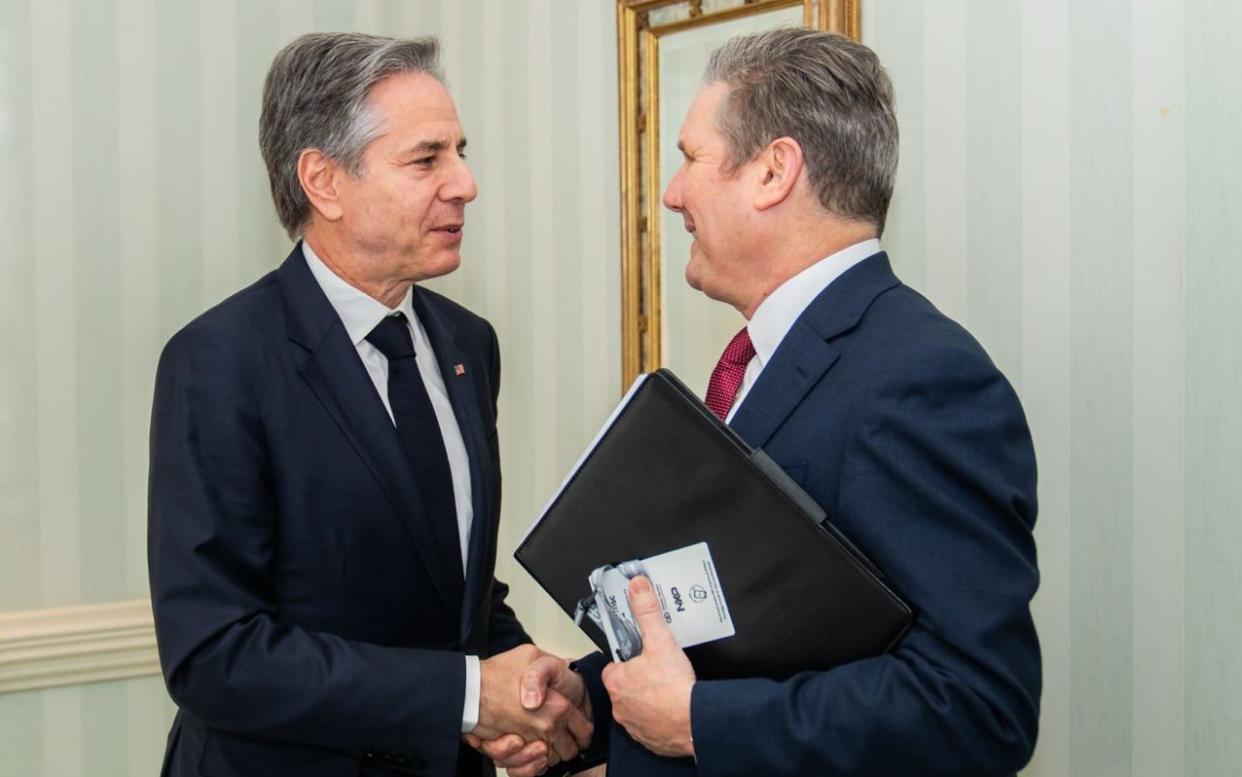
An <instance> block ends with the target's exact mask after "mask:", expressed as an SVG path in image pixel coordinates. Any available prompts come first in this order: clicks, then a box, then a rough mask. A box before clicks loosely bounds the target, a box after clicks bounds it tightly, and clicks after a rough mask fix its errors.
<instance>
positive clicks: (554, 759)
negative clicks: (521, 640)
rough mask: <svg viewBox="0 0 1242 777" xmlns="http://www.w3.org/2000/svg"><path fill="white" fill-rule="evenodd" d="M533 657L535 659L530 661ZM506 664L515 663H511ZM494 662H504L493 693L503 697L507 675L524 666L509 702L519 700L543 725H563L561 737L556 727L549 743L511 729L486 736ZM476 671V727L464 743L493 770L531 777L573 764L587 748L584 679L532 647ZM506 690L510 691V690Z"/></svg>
mask: <svg viewBox="0 0 1242 777" xmlns="http://www.w3.org/2000/svg"><path fill="white" fill-rule="evenodd" d="M519 651H520V652H519ZM531 656H534V658H533V660H531ZM510 658H512V659H513V660H512V661H510ZM498 659H504V661H503V662H499V663H497V664H496V665H495V666H494V667H493V669H495V670H496V674H495V675H494V677H496V678H497V679H498V680H499V685H498V686H493V687H494V688H496V689H497V690H500V691H501V695H502V697H503V689H504V687H505V686H506V685H508V683H509V679H508V678H509V677H510V675H509V674H508V669H509V668H510V667H511V666H512V665H513V664H514V663H520V664H522V670H521V672H520V679H519V680H518V682H517V684H516V692H511V693H510V696H509V697H508V698H509V700H512V699H515V698H518V699H520V701H521V707H522V710H523V711H524V712H525V713H526V714H528V715H531V716H534V717H535V718H536V719H537V720H539V721H541V722H542V723H544V724H546V722H547V721H555V720H563V721H564V727H563V728H561V729H559V732H558V731H557V730H556V729H555V727H554V729H553V733H552V735H551V736H550V737H549V736H544V735H538V734H526V733H523V732H522V731H520V730H518V729H513V728H510V729H506V730H505V731H506V735H504V736H487V734H489V733H491V725H492V724H491V721H490V719H488V718H485V717H484V709H485V708H486V707H487V702H486V699H487V694H488V669H487V665H488V664H489V663H490V662H497V661H498ZM480 666H481V668H482V674H483V683H482V685H483V689H482V693H481V694H480V700H481V703H480V709H479V727H478V728H476V729H475V731H474V732H473V735H471V736H468V737H467V741H468V742H469V743H470V744H471V745H472V746H474V747H475V748H477V749H479V750H481V751H482V752H483V753H484V755H486V756H488V757H489V758H491V759H492V760H493V761H494V762H495V763H496V765H497V766H499V767H502V768H505V769H508V770H509V775H510V777H535V775H538V774H542V773H543V772H544V771H545V770H546V769H547V768H548V767H549V766H554V765H556V764H557V763H559V762H560V761H564V760H568V759H570V758H573V757H574V756H575V755H577V753H578V749H579V748H582V747H586V746H587V745H588V744H590V740H591V731H592V727H591V723H590V721H591V700H590V697H589V696H588V695H587V693H586V686H585V685H584V684H583V682H582V678H581V677H580V676H579V675H578V674H577V673H576V672H574V671H572V670H571V669H570V668H569V664H568V662H567V661H565V660H564V659H561V658H557V657H556V656H552V655H548V654H545V653H542V652H541V651H539V650H537V649H535V648H531V647H530V646H522V647H518V648H515V649H514V650H511V651H509V652H508V653H503V654H501V655H500V656H496V657H495V658H492V659H487V660H484V661H482V662H480ZM502 678H503V679H502ZM508 687H509V688H514V686H513V685H508ZM566 705H568V709H566ZM501 728H503V726H502V727H501ZM545 743H547V744H545ZM549 746H550V747H549Z"/></svg>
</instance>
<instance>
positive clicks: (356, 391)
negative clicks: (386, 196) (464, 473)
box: [278, 243, 460, 612]
mask: <svg viewBox="0 0 1242 777" xmlns="http://www.w3.org/2000/svg"><path fill="white" fill-rule="evenodd" d="M278 277H279V279H280V286H281V294H282V296H283V298H284V303H285V309H286V314H287V321H288V329H289V332H288V334H289V339H290V340H292V341H294V342H295V343H297V344H298V345H299V346H301V347H302V348H303V349H305V350H306V351H307V352H309V353H308V354H307V356H306V358H305V360H304V361H303V362H302V363H301V364H300V366H299V371H300V372H301V375H302V377H303V379H304V380H306V382H307V384H308V385H309V386H310V388H311V390H312V391H313V392H314V393H315V396H316V397H317V398H318V399H319V401H320V403H321V404H322V405H323V406H324V409H325V410H327V411H328V413H329V415H331V416H332V418H333V420H334V421H335V422H336V424H337V426H338V427H339V428H340V430H341V432H342V433H343V434H344V435H345V437H346V439H348V440H349V443H350V445H351V446H353V448H354V450H356V451H357V452H358V455H359V456H360V457H361V458H362V460H363V462H365V464H366V466H367V468H368V469H369V470H370V471H371V474H372V475H373V476H374V477H375V479H376V481H377V482H378V483H379V485H380V488H381V490H382V491H383V492H384V494H385V496H386V497H387V499H388V500H389V501H390V502H391V503H392V506H393V507H394V508H395V510H396V513H397V515H398V516H400V519H401V524H402V526H404V527H405V530H406V532H407V533H408V534H409V536H410V539H411V541H412V542H413V544H414V549H415V551H416V552H417V553H418V555H419V557H420V558H421V559H422V562H423V564H424V566H425V567H426V568H427V570H428V572H429V574H430V576H431V578H432V581H433V583H434V585H435V588H436V592H437V594H438V595H439V597H440V600H441V601H442V603H443V604H444V606H445V607H446V608H447V610H448V611H449V612H457V611H458V609H459V607H460V605H459V603H458V602H457V601H455V597H454V594H453V589H454V588H456V589H457V590H458V591H460V588H459V587H457V586H454V585H453V584H452V577H450V576H449V575H450V574H451V573H450V572H448V571H447V565H446V564H445V563H444V561H443V560H442V559H441V558H440V554H438V553H437V552H436V549H437V548H438V547H439V546H438V545H437V543H436V541H435V536H434V535H433V534H432V532H431V527H430V525H429V524H428V522H427V521H426V520H424V519H423V516H422V512H423V508H422V500H421V496H420V494H419V491H418V484H417V482H416V479H415V478H414V477H413V476H412V474H411V472H410V465H409V458H408V457H407V456H406V454H405V450H404V449H403V448H402V447H401V440H400V438H398V436H397V430H396V427H394V426H393V424H392V419H391V418H390V417H389V416H388V413H387V411H386V410H385V409H384V405H383V402H382V401H381V400H380V398H379V395H378V394H376V392H375V384H374V383H372V382H371V378H370V375H368V374H367V370H366V367H365V366H363V364H362V360H361V359H359V358H358V351H357V349H356V348H355V347H354V344H353V343H352V342H350V340H349V336H348V334H346V332H345V327H344V326H343V325H342V324H341V321H340V318H339V317H338V316H337V314H336V311H335V310H333V308H332V305H331V303H330V302H328V299H327V297H326V296H324V294H323V290H322V289H320V288H319V284H318V283H317V282H316V281H315V277H314V276H313V275H312V274H311V272H310V268H309V267H307V266H306V262H305V259H304V258H303V256H302V252H301V244H300V243H299V244H298V246H297V247H295V248H294V251H293V253H292V254H290V256H289V258H288V259H286V260H285V263H284V264H283V265H282V266H281V268H280V270H279V272H278Z"/></svg>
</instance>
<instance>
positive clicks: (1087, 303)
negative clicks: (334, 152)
mask: <svg viewBox="0 0 1242 777" xmlns="http://www.w3.org/2000/svg"><path fill="white" fill-rule="evenodd" d="M863 8H864V19H863V22H864V24H863V30H864V38H865V39H866V40H867V42H869V43H871V44H872V45H874V46H875V47H876V48H877V49H878V50H879V52H880V54H881V56H882V58H883V59H884V60H885V62H886V63H887V64H888V66H889V68H890V71H891V73H892V75H893V79H894V82H895V84H896V88H897V93H898V99H899V103H900V106H899V110H900V114H901V115H900V118H901V126H902V131H903V146H902V155H903V159H902V166H901V171H900V175H899V182H898V191H897V195H896V200H895V203H894V208H893V214H892V217H891V221H890V227H889V231H888V233H887V234H886V236H885V242H886V244H887V247H888V248H889V249H890V250H891V252H892V253H893V255H894V259H895V262H896V264H897V267H898V270H899V272H900V273H901V274H902V275H903V277H904V278H905V279H906V280H907V281H908V282H910V283H911V284H912V285H914V286H916V287H917V288H920V289H922V290H923V291H925V292H926V293H928V294H929V296H931V297H932V298H933V300H934V301H936V302H937V303H938V304H939V305H940V306H941V307H942V308H943V309H945V310H946V311H947V312H949V313H950V314H952V315H954V316H956V317H958V318H959V319H961V320H962V321H963V322H965V323H966V324H967V325H968V326H969V327H970V328H971V329H972V331H974V332H975V333H976V334H977V335H978V336H979V337H980V339H981V340H982V341H983V342H984V344H985V345H986V346H987V347H988V348H989V350H990V351H991V353H992V354H993V356H994V358H995V359H996V360H997V361H998V362H999V363H1000V364H1001V366H1002V367H1003V368H1004V369H1005V370H1006V372H1007V373H1008V374H1009V375H1010V377H1011V378H1012V379H1013V381H1014V383H1015V385H1016V386H1017V387H1018V390H1019V392H1020V394H1021V395H1022V397H1023V400H1024V403H1025V405H1026V408H1027V412H1028V415H1029V416H1030V419H1031V423H1032V428H1033V431H1034V434H1035V438H1036V444H1037V447H1038V451H1039V461H1040V474H1041V480H1040V497H1041V507H1042V511H1041V517H1040V524H1039V527H1038V530H1037V533H1038V538H1039V543H1040V544H1039V548H1040V560H1041V567H1042V569H1043V585H1042V588H1041V592H1040V594H1039V597H1038V599H1037V601H1036V613H1037V617H1038V619H1039V626H1040V630H1041V636H1042V639H1043V644H1044V657H1045V674H1046V686H1045V695H1044V715H1043V721H1042V732H1041V740H1040V745H1039V751H1038V753H1037V755H1036V759H1035V762H1034V763H1033V764H1032V766H1031V768H1029V769H1028V770H1027V774H1032V775H1039V776H1040V777H1054V776H1058V777H1059V776H1060V775H1083V776H1084V777H1088V776H1089V777H1096V775H1129V774H1134V775H1153V776H1154V775H1160V776H1161V777H1164V776H1165V775H1183V774H1184V775H1195V776H1198V775H1223V774H1230V773H1232V772H1233V771H1235V770H1236V766H1235V765H1236V764H1237V763H1239V762H1242V743H1240V742H1239V740H1238V739H1237V737H1236V735H1235V732H1236V731H1239V730H1242V705H1240V704H1238V701H1237V700H1238V699H1239V698H1242V670H1239V669H1238V668H1237V667H1238V661H1237V660H1236V658H1235V656H1234V653H1233V651H1232V647H1233V646H1234V645H1235V644H1236V643H1237V642H1239V641H1240V640H1242V625H1240V624H1242V619H1240V618H1239V617H1238V614H1237V613H1238V605H1237V600H1238V597H1239V594H1240V593H1242V579H1240V577H1239V575H1240V573H1239V572H1238V571H1237V569H1238V559H1239V557H1242V529H1239V526H1240V525H1242V524H1239V522H1238V521H1237V519H1236V516H1237V514H1238V513H1239V508H1240V507H1242V485H1239V479H1238V478H1237V475H1236V473H1237V472H1238V471H1239V470H1240V467H1239V465H1240V464H1242V461H1240V459H1242V456H1240V455H1239V446H1238V444H1237V442H1236V440H1237V439H1238V437H1239V435H1240V434H1242V428H1240V427H1242V399H1240V397H1242V391H1239V388H1240V385H1239V384H1242V351H1239V349H1238V348H1237V346H1236V344H1235V342H1234V333H1236V332H1238V331H1239V330H1240V329H1242V316H1240V315H1239V314H1238V313H1237V312H1235V306H1234V304H1233V303H1234V300H1235V299H1236V298H1238V297H1239V293H1240V292H1242V262H1239V261H1238V259H1239V256H1238V254H1239V249H1238V248H1237V246H1239V245H1242V222H1240V220H1239V219H1238V218H1237V217H1236V214H1238V213H1242V195H1240V194H1239V183H1238V181H1239V180H1242V151H1239V150H1238V149H1237V146H1236V139H1237V138H1238V137H1239V136H1240V133H1239V131H1238V130H1239V127H1240V126H1242V94H1239V92H1240V91H1242V86H1240V85H1239V83H1238V81H1237V79H1236V74H1237V73H1239V72H1242V61H1239V60H1240V59H1242V55H1240V54H1239V49H1238V46H1237V45H1236V43H1235V41H1233V40H1232V37H1233V34H1235V33H1236V31H1237V30H1239V29H1242V11H1240V10H1239V9H1238V6H1236V5H1235V4H1232V3H1227V2H1223V0H1191V1H1190V2H1185V0H1150V1H1144V2H1140V0H1094V1H1093V2H1090V3H1074V2H1071V0H1039V1H1038V2H1035V1H1034V0H1029V1H1028V2H1016V1H1015V0H1005V1H1003V2H995V1H986V2H985V1H984V0H972V1H970V2H968V1H967V0H927V2H923V3H910V2H906V1H905V0H865V2H864V3H863ZM613 18H614V17H613V4H612V2H611V1H610V0H527V1H525V2H515V1H514V0H507V1H506V2H485V1H484V0H461V1H460V2H453V1H449V0H424V1H423V2H416V1H414V0H388V1H386V2H380V1H378V0H373V1H371V2H352V1H351V0H320V1H319V2H304V1H301V2H300V1H296V0H286V1H284V2H274V1H268V2H251V1H249V0H198V2H194V1H193V0H182V1H181V2H163V0H158V1H157V0H0V171H2V174H0V236H2V238H3V239H2V240H0V611H2V610H14V609H29V608H41V607H53V606H59V605H73V604H87V603H98V602H107V601H113V600H118V599H127V598H134V597H140V596H144V595H145V593H146V586H145V575H146V573H145V564H144V558H143V556H144V550H143V545H144V537H143V534H144V523H145V518H144V510H145V505H144V500H145V471H146V458H145V456H146V454H145V450H146V448H145V445H146V443H145V435H146V418H147V413H148V409H149V402H150V386H151V380H152V375H153V370H154V362H155V357H156V355H157V353H158V349H159V347H160V345H161V344H162V343H163V341H164V340H165V339H166V338H167V337H168V335H169V334H170V333H171V332H172V331H174V330H175V329H176V328H177V327H179V326H180V325H181V324H183V323H184V322H186V321H188V320H189V319H190V318H192V317H193V316H194V315H196V314H197V313H198V312H200V311H201V310H203V309H204V308H205V307H206V306H207V305H209V304H212V303H214V302H215V301H218V300H219V299H221V298H222V297H223V296H225V295H226V294H227V293H228V292H229V291H230V290H233V289H235V288H238V287H240V286H241V285H243V284H245V283H247V282H248V281H250V280H251V279H253V278H255V277H257V276H258V275H260V274H262V273H263V272H266V271H267V270H268V269H270V268H271V267H273V266H274V265H275V263H276V261H278V259H279V258H281V257H283V255H284V253H285V252H286V250H287V248H288V245H287V241H286V240H285V239H284V237H283V235H282V234H281V233H280V231H279V230H278V229H277V228H276V226H275V221H274V218H273V216H272V211H271V206H270V204H269V200H268V195H267V191H266V181H265V178H264V175H263V173H262V168H261V164H260V161H259V157H258V152H257V148H256V143H255V122H256V115H257V99H258V93H259V88H260V83H261V79H262V75H263V72H264V71H265V69H266V66H267V64H268V62H269V61H270V59H271V56H272V55H273V54H274V52H275V51H276V49H277V48H278V47H279V46H280V45H281V44H283V43H284V42H286V41H288V40H289V39H290V38H291V37H292V36H293V35H295V34H297V33H299V32H302V31H306V30H311V29H360V30H372V31H380V32H390V33H394V34H415V33H423V32H430V33H437V34H439V35H440V36H441V38H442V40H443V42H444V45H445V52H446V65H447V69H448V74H449V77H450V80H451V82H452V90H453V92H454V93H455V95H456V96H457V98H458V103H459V108H460V111H461V114H462V118H463V122H464V124H465V126H466V130H467V132H468V133H469V135H470V139H471V148H470V163H471V165H472V166H473V168H474V170H475V172H476V175H477V177H478V179H479V185H480V192H481V194H480V199H479V201H478V202H476V203H475V204H474V205H472V206H471V208H470V211H469V225H468V237H467V239H466V245H465V249H464V254H465V262H464V266H463V268H462V269H461V270H460V271H459V272H458V273H456V274H455V275H453V276H450V277H449V278H447V279H444V280H443V281H440V282H438V283H437V286H438V287H439V288H440V289H442V290H444V291H446V292H447V293H449V294H450V295H452V296H454V297H456V298H458V299H459V300H461V301H463V302H465V303H466V304H467V305H469V306H471V307H473V308H474V309H476V310H478V311H479V312H481V313H483V314H484V315H486V316H487V317H489V318H490V319H491V320H492V321H493V322H494V323H495V324H496V326H497V329H498V330H499V332H500V336H501V339H502V347H503V352H504V358H505V372H504V384H503V391H502V409H501V411H502V415H501V434H502V445H503V456H504V465H505V513H504V518H503V521H504V523H503V525H502V531H501V544H502V553H501V559H502V561H501V570H500V576H501V577H502V578H503V579H507V580H509V581H510V582H512V583H513V584H514V597H513V598H514V601H515V602H516V604H517V606H518V608H519V611H520V612H521V613H522V614H523V616H524V620H525V621H526V623H527V624H528V627H529V628H531V630H532V631H533V633H534V634H535V635H536V637H538V638H539V639H540V640H542V641H544V642H546V643H548V644H549V645H550V646H552V647H553V648H555V649H558V650H561V651H563V652H567V653H573V652H577V651H578V650H580V649H582V648H583V647H584V645H583V641H582V640H581V639H580V638H578V637H577V635H576V633H575V632H574V630H573V628H572V627H569V626H567V625H566V623H565V620H564V618H563V616H562V615H560V613H559V612H557V611H555V610H554V609H553V608H552V607H550V606H549V605H548V604H547V603H546V601H545V600H544V599H543V597H542V596H541V595H539V594H538V593H537V592H536V591H535V590H534V587H533V585H532V584H531V583H530V582H529V580H528V578H527V577H526V576H525V574H524V573H522V572H521V571H520V570H517V569H515V565H514V564H513V563H512V561H511V559H510V558H509V551H511V549H512V548H513V546H514V545H515V544H516V542H517V541H518V539H519V538H520V536H521V534H522V533H523V531H524V530H525V528H526V525H527V523H528V522H529V520H530V519H531V518H532V517H533V516H534V514H535V513H536V512H537V511H538V510H539V508H540V507H541V506H542V504H543V501H544V500H545V499H546V498H547V497H548V496H549V495H550V493H551V491H552V490H553V489H554V488H555V485H556V483H557V481H558V480H559V478H560V476H561V474H562V473H563V472H564V470H565V469H566V468H567V467H568V466H569V465H570V464H571V463H572V461H573V460H574V458H575V457H576V455H577V453H578V452H579V450H580V449H581V446H582V445H583V444H585V442H586V441H587V440H588V439H589V438H590V436H591V435H592V434H593V432H594V431H595V429H596V427H597V425H598V424H599V422H600V421H601V420H602V419H603V417H604V416H605V415H606V413H607V411H608V410H609V409H610V408H611V406H612V403H613V402H614V400H615V399H616V396H617V386H618V383H619V370H618V362H619V358H618V353H619V342H618V331H619V312H618V309H617V301H618V297H619V288H618V272H617V268H618V265H619V257H618V244H619V236H618V232H617V223H618V211H617V198H618V194H617V172H616V170H617V167H616V115H615V95H616V80H615V77H616V73H615V37H614V31H613ZM688 377H689V378H690V379H691V380H693V379H694V376H688ZM170 714H171V706H170V704H169V702H168V701H167V699H166V697H165V695H164V693H163V689H162V686H161V684H160V682H159V680H158V679H157V678H154V677H148V678H139V679H133V680H127V681H118V682H104V683H95V684H90V685H83V686H68V687H64V688H56V689H50V690H44V691H31V692H22V693H13V694H7V695H0V773H3V774H5V775H9V774H13V775H15V776H21V777H25V776H26V775H31V776H35V775H44V776H46V777H61V776H62V775H77V774H87V773H90V774H98V775H103V776H104V777H110V776H112V775H116V776H120V775H131V774H132V775H138V774H154V773H155V772H156V770H157V767H158V763H159V757H160V754H161V752H162V739H163V735H164V732H165V730H166V726H167V721H168V718H169V715H170Z"/></svg>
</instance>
